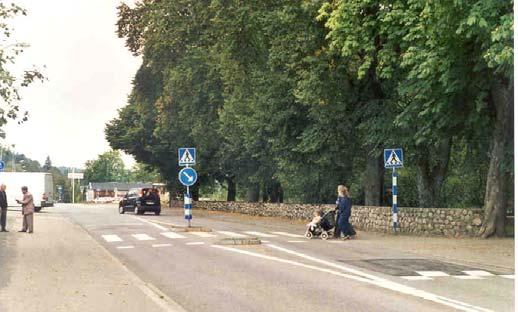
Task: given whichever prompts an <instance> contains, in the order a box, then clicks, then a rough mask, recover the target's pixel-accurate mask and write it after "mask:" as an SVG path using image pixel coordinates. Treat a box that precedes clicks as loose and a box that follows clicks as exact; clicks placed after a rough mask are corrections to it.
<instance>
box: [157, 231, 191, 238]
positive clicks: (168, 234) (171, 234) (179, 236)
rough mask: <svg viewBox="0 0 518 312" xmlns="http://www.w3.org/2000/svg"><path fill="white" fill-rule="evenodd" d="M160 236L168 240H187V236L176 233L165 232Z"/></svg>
mask: <svg viewBox="0 0 518 312" xmlns="http://www.w3.org/2000/svg"><path fill="white" fill-rule="evenodd" d="M160 235H162V236H165V237H167V238H173V239H175V238H185V236H183V235H181V234H178V233H175V232H163V233H160Z"/></svg>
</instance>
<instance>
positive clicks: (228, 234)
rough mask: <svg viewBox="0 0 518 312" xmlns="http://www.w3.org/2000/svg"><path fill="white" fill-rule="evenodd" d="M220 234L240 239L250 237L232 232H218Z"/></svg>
mask: <svg viewBox="0 0 518 312" xmlns="http://www.w3.org/2000/svg"><path fill="white" fill-rule="evenodd" d="M218 233H220V234H223V235H227V236H231V237H239V238H242V237H248V236H247V235H245V234H239V233H235V232H230V231H218Z"/></svg>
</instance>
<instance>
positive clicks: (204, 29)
mask: <svg viewBox="0 0 518 312" xmlns="http://www.w3.org/2000/svg"><path fill="white" fill-rule="evenodd" d="M117 25H118V35H119V36H120V37H122V38H124V39H125V40H126V44H127V46H128V48H129V50H130V51H131V52H133V53H134V54H136V55H141V56H142V58H143V64H142V66H141V68H140V69H139V71H138V72H137V74H136V76H135V79H134V82H133V91H132V93H131V95H130V97H129V100H128V105H127V106H126V107H124V108H122V109H121V110H120V112H119V116H118V117H117V118H116V119H114V120H112V121H111V122H110V123H108V125H107V127H106V137H107V139H108V141H109V142H110V145H111V146H112V148H114V149H121V150H124V151H125V152H127V153H129V154H131V155H134V156H135V158H136V159H137V161H138V162H140V163H142V164H147V165H151V166H152V167H153V168H156V169H157V171H158V172H159V173H160V174H161V176H162V177H163V178H164V180H165V181H166V182H167V183H168V184H169V186H170V188H171V189H177V190H180V189H181V187H180V186H179V185H178V182H177V173H178V170H179V168H178V166H177V154H176V153H177V149H178V148H179V147H184V146H195V147H197V148H198V164H197V170H198V172H199V174H200V185H201V191H202V192H203V193H204V194H221V192H222V190H224V189H225V188H226V187H227V186H228V185H232V184H233V183H230V182H235V183H236V184H237V188H238V189H237V194H238V197H239V196H244V194H245V193H246V190H247V189H250V190H251V189H257V187H260V188H261V192H262V194H263V196H262V197H263V198H264V199H265V200H275V197H276V195H274V193H277V194H278V193H279V192H280V193H282V192H284V197H285V199H286V200H287V201H302V202H333V201H334V199H335V197H336V186H337V185H338V184H343V183H345V184H346V185H348V186H350V189H351V193H352V196H353V200H354V201H355V203H358V204H361V203H363V198H364V196H365V193H366V191H368V190H366V189H365V186H364V185H366V184H368V183H365V182H366V179H368V178H370V176H368V175H366V174H365V171H366V170H365V168H366V165H368V164H370V162H368V161H367V159H368V158H369V157H378V156H379V155H380V153H381V152H382V150H383V148H386V147H390V146H401V147H403V148H404V149H405V156H406V161H407V167H406V168H405V169H403V170H401V173H400V181H401V182H400V183H401V184H400V185H401V188H400V190H401V192H402V194H404V196H402V197H401V204H403V205H407V206H416V205H422V204H423V202H422V201H423V198H425V196H423V194H422V193H426V192H428V193H433V196H432V197H435V198H436V199H435V200H434V204H440V205H444V206H454V207H457V206H462V205H465V206H480V205H481V204H482V201H483V199H481V198H483V196H482V195H483V193H484V192H483V190H484V184H485V183H486V182H485V178H484V175H485V174H486V172H487V167H488V161H489V160H488V158H487V157H486V156H480V155H487V154H486V151H487V150H488V149H489V145H490V143H491V140H492V138H491V136H490V135H491V133H492V131H491V129H493V127H494V124H495V117H496V114H495V109H494V107H493V103H492V99H491V90H490V88H491V85H493V83H494V82H495V81H498V82H504V84H505V85H506V86H509V85H510V84H509V82H510V81H512V79H513V77H512V66H513V49H512V37H513V32H512V25H513V15H512V2H511V1H499V0H478V1H475V0H459V1H453V2H447V1H419V0H406V1H403V0H401V1H399V0H398V1H392V2H390V3H386V2H382V1H375V0H348V1H345V0H329V1H326V0H304V1H298V2H293V1H288V0H280V1H270V0H266V1H264V0H262V1H260V0H251V1H238V0H204V1H194V0H165V1H152V0H149V1H148V0H146V1H137V2H136V4H135V6H134V7H132V8H130V7H129V6H127V5H125V4H121V6H120V7H119V21H118V23H117ZM511 155H512V154H511ZM381 173H382V172H381ZM425 180H426V181H432V182H430V183H428V184H426V183H422V181H425ZM463 183H464V184H463ZM387 185H390V177H389V176H388V173H386V174H385V187H384V188H385V189H386V186H387ZM441 191H442V192H441ZM383 195H385V197H386V192H385V194H383ZM218 196H220V197H221V195H218ZM389 200H390V199H387V198H386V199H385V200H384V202H385V203H386V204H388V203H389V202H390V201H389ZM424 204H427V205H430V204H431V203H430V202H428V203H424Z"/></svg>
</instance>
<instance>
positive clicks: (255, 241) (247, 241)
mask: <svg viewBox="0 0 518 312" xmlns="http://www.w3.org/2000/svg"><path fill="white" fill-rule="evenodd" d="M217 244H218V245H261V240H260V239H259V237H252V238H236V237H229V238H224V239H222V240H221V241H219V242H218V243H217Z"/></svg>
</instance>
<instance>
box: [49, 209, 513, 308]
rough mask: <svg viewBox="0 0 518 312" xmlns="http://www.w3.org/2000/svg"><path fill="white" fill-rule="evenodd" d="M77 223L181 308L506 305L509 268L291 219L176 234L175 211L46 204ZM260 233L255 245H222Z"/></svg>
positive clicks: (209, 218) (215, 218)
mask: <svg viewBox="0 0 518 312" xmlns="http://www.w3.org/2000/svg"><path fill="white" fill-rule="evenodd" d="M49 209H50V210H51V211H53V212H57V213H61V214H63V215H65V216H67V217H68V218H70V219H71V220H72V221H73V222H75V223H77V224H79V225H80V226H81V227H83V228H84V229H85V230H86V231H87V232H88V233H89V234H90V235H91V236H92V237H93V238H94V239H95V240H97V241H98V242H99V243H100V244H101V245H102V246H104V247H105V248H106V249H107V250H108V251H109V252H110V253H112V254H113V255H114V256H115V257H116V258H118V259H119V260H120V261H121V262H122V263H123V264H124V265H126V267H127V268H129V269H130V270H131V271H133V272H134V273H135V274H136V275H137V276H138V277H139V278H141V279H142V280H143V281H145V282H146V283H149V284H152V285H154V286H155V287H157V288H158V289H160V290H161V291H162V292H163V293H164V294H166V295H167V296H168V297H169V298H170V299H171V300H173V301H174V302H176V303H178V304H179V305H180V306H181V307H183V308H184V309H185V310H186V311H210V312H215V311H225V312H228V311H297V312H302V311H422V312H424V311H514V275H512V274H514V273H513V272H508V271H507V272H506V271H505V270H494V269H492V270H491V269H487V268H485V267H484V266H483V265H482V264H480V265H476V264H470V265H464V264H458V263H455V264H454V263H447V262H443V261H439V260H437V259H431V258H426V257H416V255H415V254H405V253H402V252H401V251H399V250H394V249H390V248H376V249H373V248H369V246H367V245H366V244H362V239H361V237H360V238H359V239H357V240H351V241H340V240H328V241H323V240H321V239H312V240H306V239H305V238H304V237H303V234H304V227H303V226H301V225H300V224H294V223H288V222H283V221H272V220H271V219H265V220H258V219H247V218H243V217H238V216H235V217H234V216H228V215H225V216H222V215H219V214H207V213H204V214H203V215H204V216H201V217H200V216H197V215H196V211H195V212H194V220H193V225H199V226H204V227H206V228H210V229H212V231H211V232H182V231H180V230H179V229H173V228H172V227H171V226H170V225H185V221H184V220H183V216H182V211H180V210H177V211H174V210H169V211H165V212H164V213H163V214H162V215H161V216H154V215H152V214H149V215H147V214H146V215H144V216H135V215H133V214H132V213H126V214H123V215H121V214H119V213H118V211H117V206H115V205H113V206H107V205H75V206H73V205H63V206H58V207H55V208H49ZM228 237H243V238H248V237H259V238H260V239H261V240H262V243H261V244H260V245H245V246H237V245H235V246H234V245H222V244H221V242H222V240H223V239H224V238H228Z"/></svg>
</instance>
